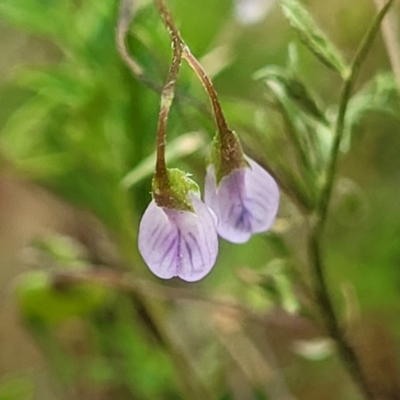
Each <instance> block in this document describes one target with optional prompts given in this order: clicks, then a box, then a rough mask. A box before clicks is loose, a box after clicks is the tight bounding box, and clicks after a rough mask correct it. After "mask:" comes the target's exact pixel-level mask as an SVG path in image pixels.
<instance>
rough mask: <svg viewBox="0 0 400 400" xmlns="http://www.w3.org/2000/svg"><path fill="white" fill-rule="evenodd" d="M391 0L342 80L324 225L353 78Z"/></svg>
mask: <svg viewBox="0 0 400 400" xmlns="http://www.w3.org/2000/svg"><path fill="white" fill-rule="evenodd" d="M392 3H393V0H389V1H388V2H387V3H386V4H385V6H384V7H383V8H382V9H381V11H380V12H379V13H378V15H377V16H376V17H375V19H374V21H373V23H372V25H371V26H370V28H369V29H368V31H367V33H366V35H365V37H364V39H363V41H362V42H361V45H360V47H359V48H358V50H357V52H356V55H355V57H354V60H353V62H352V65H351V67H350V72H349V74H348V76H347V78H346V79H345V80H344V86H343V90H342V95H341V98H340V103H339V112H338V117H337V122H336V129H335V137H334V142H333V146H332V152H331V158H330V164H329V165H328V171H327V176H326V180H325V185H324V187H323V188H322V194H321V199H320V203H319V205H320V207H319V210H318V211H319V212H318V214H319V219H320V224H321V225H324V224H325V222H326V218H327V212H328V208H329V202H330V199H331V194H332V188H333V185H334V180H335V176H336V170H337V163H338V157H339V153H340V146H341V144H342V139H343V134H344V131H345V130H344V127H345V122H346V121H345V117H346V112H347V107H348V104H349V100H350V96H351V93H352V90H353V86H354V83H355V80H356V78H357V75H358V72H359V70H360V67H361V64H362V63H363V61H364V60H365V58H366V56H367V54H368V51H369V49H370V48H371V44H372V41H373V40H374V39H375V37H376V35H377V33H378V31H379V28H380V25H381V22H382V20H383V18H384V16H385V15H386V13H387V12H388V10H389V8H390V6H391V5H392Z"/></svg>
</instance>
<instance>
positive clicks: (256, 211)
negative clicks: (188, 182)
mask: <svg viewBox="0 0 400 400" xmlns="http://www.w3.org/2000/svg"><path fill="white" fill-rule="evenodd" d="M245 158H246V161H247V162H248V164H249V166H248V167H243V168H239V169H235V170H233V171H232V172H230V173H229V174H228V175H226V176H224V177H223V178H222V179H221V181H220V182H219V184H218V185H217V181H216V176H215V168H214V165H213V164H211V165H210V166H209V167H208V168H207V175H206V183H205V191H204V200H205V203H206V204H207V205H208V206H209V207H210V208H211V209H212V210H213V211H214V212H215V213H216V214H217V217H218V226H217V230H218V233H219V235H220V236H221V237H223V238H224V239H226V240H228V241H230V242H233V243H244V242H247V241H248V240H249V239H250V237H251V235H252V234H254V233H259V232H265V231H267V230H268V229H269V228H270V227H271V225H272V223H273V222H274V220H275V217H276V214H277V212H278V208H279V189H278V186H277V184H276V182H275V180H274V179H273V178H272V177H271V175H270V174H268V172H267V171H265V170H264V169H263V168H261V167H260V166H259V165H258V164H257V163H256V162H255V161H253V160H252V159H250V158H248V157H245Z"/></svg>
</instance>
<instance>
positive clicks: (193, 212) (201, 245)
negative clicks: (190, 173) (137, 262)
mask: <svg viewBox="0 0 400 400" xmlns="http://www.w3.org/2000/svg"><path fill="white" fill-rule="evenodd" d="M169 176H170V177H172V179H171V182H172V183H171V188H172V191H171V192H170V193H169V195H168V196H169V197H168V198H167V200H166V201H164V203H165V204H164V205H165V206H160V205H158V204H157V202H156V200H157V195H155V196H153V197H154V198H155V199H156V200H152V201H151V203H150V204H149V206H148V207H147V209H146V211H145V213H144V215H143V217H142V220H141V222H140V228H139V250H140V253H141V254H142V257H143V259H144V261H145V262H146V264H147V266H148V267H149V269H150V270H151V271H152V272H153V273H154V274H155V275H156V276H158V277H160V278H163V279H170V278H173V277H179V278H181V279H183V280H185V281H188V282H194V281H198V280H200V279H202V278H204V277H205V276H206V275H207V274H208V273H209V272H210V271H211V269H212V267H213V266H214V264H215V261H216V258H217V254H218V234H217V231H216V218H215V215H213V214H212V211H211V210H210V209H209V208H208V207H207V206H206V205H205V204H204V203H203V202H202V201H201V200H200V197H199V194H198V191H197V189H198V188H197V185H196V188H197V189H195V187H194V186H193V185H195V184H194V182H193V181H191V180H190V179H189V178H188V177H187V176H186V175H185V174H184V173H183V172H182V171H179V170H169ZM177 182H178V184H177ZM179 186H180V188H179ZM153 193H154V194H157V188H155V189H154V188H153ZM158 202H159V203H161V204H162V203H163V201H158ZM168 202H169V203H170V204H167V203H168Z"/></svg>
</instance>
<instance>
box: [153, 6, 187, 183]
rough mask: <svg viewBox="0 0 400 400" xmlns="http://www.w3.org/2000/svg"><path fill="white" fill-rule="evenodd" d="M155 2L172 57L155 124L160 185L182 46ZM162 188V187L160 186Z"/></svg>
mask: <svg viewBox="0 0 400 400" xmlns="http://www.w3.org/2000/svg"><path fill="white" fill-rule="evenodd" d="M155 4H156V6H157V8H158V10H159V12H160V15H161V16H162V19H163V22H164V24H165V25H166V26H167V28H168V30H169V33H170V36H171V40H172V48H173V57H172V61H171V65H170V68H169V71H168V75H167V79H166V81H165V84H164V87H163V89H162V92H161V105H160V113H159V117H158V126H157V161H156V173H155V178H156V180H157V181H158V183H159V184H161V185H168V177H167V166H166V162H165V143H166V141H165V138H166V130H167V122H168V116H169V112H170V110H171V105H172V101H173V99H174V95H175V85H176V80H177V78H178V74H179V69H180V66H181V61H182V46H181V42H180V37H179V32H178V30H177V29H174V26H171V23H170V21H171V16H170V14H169V13H168V11H167V10H166V9H165V7H164V4H163V2H162V1H161V0H155ZM160 189H161V190H162V189H163V188H162V187H160Z"/></svg>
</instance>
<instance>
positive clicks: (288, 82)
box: [254, 66, 329, 125]
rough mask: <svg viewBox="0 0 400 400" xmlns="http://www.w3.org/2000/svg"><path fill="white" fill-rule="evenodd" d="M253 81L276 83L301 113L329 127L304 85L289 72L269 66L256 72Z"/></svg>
mask: <svg viewBox="0 0 400 400" xmlns="http://www.w3.org/2000/svg"><path fill="white" fill-rule="evenodd" d="M254 79H261V80H264V81H274V82H276V83H277V84H278V85H280V86H281V87H282V89H283V90H284V91H285V93H286V95H287V97H288V98H289V99H290V100H292V101H293V102H294V103H295V104H296V105H297V106H298V107H299V108H300V109H301V110H302V111H304V112H305V113H307V114H309V115H310V116H311V117H313V118H315V119H316V120H318V121H319V122H321V123H323V124H325V125H329V122H328V121H327V119H326V117H325V115H324V113H323V111H322V110H321V109H320V108H319V106H318V105H317V102H316V101H315V100H314V98H313V96H312V95H311V92H310V91H309V89H308V88H307V86H306V85H305V83H304V82H302V81H301V80H300V79H299V78H298V77H296V76H295V75H294V74H292V73H291V72H288V71H286V70H284V69H283V68H280V67H277V66H269V67H266V68H263V69H261V70H260V71H258V72H256V73H255V74H254Z"/></svg>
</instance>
